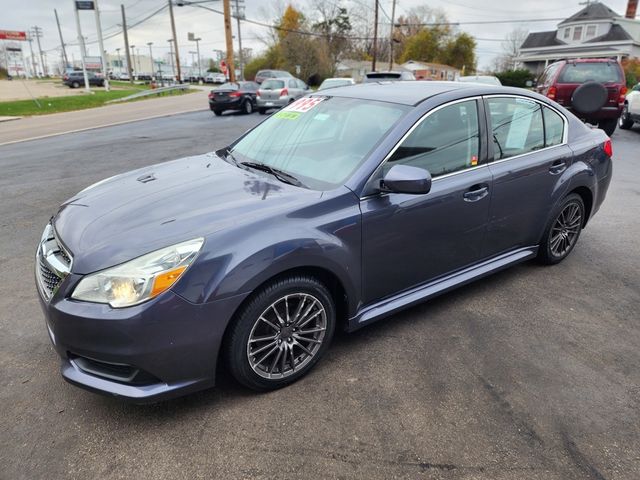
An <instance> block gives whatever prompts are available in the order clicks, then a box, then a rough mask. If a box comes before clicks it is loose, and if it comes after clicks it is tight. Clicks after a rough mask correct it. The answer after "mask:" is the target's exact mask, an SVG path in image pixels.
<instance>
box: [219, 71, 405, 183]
mask: <svg viewBox="0 0 640 480" xmlns="http://www.w3.org/2000/svg"><path fill="white" fill-rule="evenodd" d="M280 82H281V81H280ZM265 83H266V82H265ZM410 109H411V107H409V106H406V105H400V104H395V103H389V102H377V101H370V100H360V99H353V98H339V97H311V98H309V97H303V98H302V99H300V100H298V101H297V102H295V103H293V104H292V105H290V106H289V107H286V108H285V109H283V110H281V111H279V112H277V113H275V114H273V115H272V116H271V117H269V118H268V119H267V120H265V121H264V122H262V123H261V124H260V125H258V126H257V127H256V128H254V129H253V130H251V131H250V132H249V133H248V134H247V135H245V136H244V137H243V138H241V139H240V140H239V141H238V142H237V143H236V144H235V145H234V146H233V148H232V149H231V153H232V154H233V157H235V159H236V161H238V162H255V163H263V164H266V165H268V166H270V167H273V168H277V169H280V170H283V171H284V172H286V173H289V174H291V175H294V176H295V177H296V178H298V179H299V180H300V181H301V182H302V183H304V185H306V186H308V187H309V188H313V189H317V190H328V189H331V188H335V187H337V186H338V185H342V184H344V182H345V181H346V180H347V179H348V178H349V177H350V176H351V175H352V174H353V172H354V171H355V170H356V169H357V168H358V167H359V166H360V165H361V164H362V162H364V161H365V160H366V158H367V156H368V154H369V152H370V151H371V150H372V149H373V148H374V147H375V146H376V145H377V143H378V142H379V141H380V140H382V139H383V138H384V137H385V136H386V135H387V134H388V132H389V130H391V128H392V127H393V126H394V125H395V124H396V122H398V121H399V120H400V119H401V118H402V117H403V116H404V115H406V113H407V112H408V111H409V110H410Z"/></svg>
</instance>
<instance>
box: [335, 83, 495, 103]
mask: <svg viewBox="0 0 640 480" xmlns="http://www.w3.org/2000/svg"><path fill="white" fill-rule="evenodd" d="M486 87H489V85H486ZM464 88H467V89H478V88H482V86H481V85H477V84H472V83H462V82H423V81H413V82H388V81H379V82H371V83H359V84H356V85H349V86H346V87H334V88H332V89H331V96H332V97H345V98H358V99H361V100H379V101H385V102H391V103H401V104H404V105H417V104H418V103H420V102H422V101H423V100H425V99H427V98H429V97H433V96H434V95H438V94H440V93H445V92H449V91H451V90H459V89H464ZM494 89H495V87H494Z"/></svg>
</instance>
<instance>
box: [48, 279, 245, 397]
mask: <svg viewBox="0 0 640 480" xmlns="http://www.w3.org/2000/svg"><path fill="white" fill-rule="evenodd" d="M70 277H75V276H74V275H70ZM66 280H69V281H66ZM66 280H65V282H64V284H66V285H64V284H63V285H64V286H67V285H68V284H69V283H77V282H74V281H73V280H74V279H73V278H68V279H66ZM75 280H77V279H75ZM60 290H61V291H59V292H58V293H57V294H56V295H54V297H53V298H52V299H51V301H50V302H47V301H46V300H44V299H43V298H42V296H40V303H41V306H42V309H43V311H44V314H45V318H46V323H47V329H48V331H49V336H50V338H51V341H52V343H53V345H54V347H55V350H56V351H57V353H58V354H59V355H60V357H61V358H62V376H63V377H64V379H65V380H67V381H68V382H70V383H72V384H74V385H77V386H80V387H82V388H85V389H88V390H91V391H94V392H98V393H103V394H107V395H113V396H117V397H121V398H123V399H127V400H131V401H134V402H136V403H150V402H156V401H159V400H164V399H167V398H172V397H175V396H179V395H183V394H186V393H189V392H193V391H197V390H201V389H204V388H208V387H211V386H213V385H214V383H215V372H216V364H217V359H218V353H219V349H220V344H221V341H222V336H223V334H224V331H225V328H226V326H227V324H228V322H229V319H230V318H231V317H232V315H233V312H234V311H235V309H236V308H237V306H238V305H239V304H240V302H241V301H242V300H243V299H244V297H245V295H238V296H234V297H228V298H226V299H223V300H217V301H214V302H210V303H205V304H200V305H197V304H193V303H190V302H188V301H187V300H185V299H183V298H182V297H180V296H179V295H177V294H175V293H173V292H171V291H167V292H165V293H163V294H161V295H159V296H158V297H157V298H155V299H153V300H151V301H149V302H146V303H143V304H141V305H136V306H133V307H128V308H121V309H114V308H111V307H110V306H109V305H104V304H95V303H88V302H78V301H74V300H70V299H69V298H66V297H65V296H64V292H63V290H65V291H67V292H69V291H70V288H69V287H68V286H67V288H61V289H60ZM96 366H97V367H96ZM114 372H115V373H114ZM123 372H124V373H123ZM127 372H133V373H132V375H129V374H128V373H127Z"/></svg>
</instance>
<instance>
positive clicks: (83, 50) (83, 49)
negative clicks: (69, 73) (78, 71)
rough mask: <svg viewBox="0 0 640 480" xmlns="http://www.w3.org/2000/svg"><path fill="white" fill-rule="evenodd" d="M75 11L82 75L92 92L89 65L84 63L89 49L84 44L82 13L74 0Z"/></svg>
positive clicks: (87, 89)
mask: <svg viewBox="0 0 640 480" xmlns="http://www.w3.org/2000/svg"><path fill="white" fill-rule="evenodd" d="M73 11H74V12H76V27H77V28H78V41H79V42H80V56H81V57H82V58H81V61H82V75H83V76H84V89H85V91H86V92H91V88H89V76H88V75H87V66H86V64H85V63H84V58H85V57H86V56H87V49H86V47H85V45H84V37H83V36H82V28H81V27H80V14H79V13H78V8H77V4H76V2H75V0H74V2H73Z"/></svg>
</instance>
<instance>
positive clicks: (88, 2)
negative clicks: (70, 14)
mask: <svg viewBox="0 0 640 480" xmlns="http://www.w3.org/2000/svg"><path fill="white" fill-rule="evenodd" d="M76 9H77V10H95V5H94V3H93V0H76Z"/></svg>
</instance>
